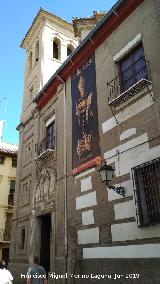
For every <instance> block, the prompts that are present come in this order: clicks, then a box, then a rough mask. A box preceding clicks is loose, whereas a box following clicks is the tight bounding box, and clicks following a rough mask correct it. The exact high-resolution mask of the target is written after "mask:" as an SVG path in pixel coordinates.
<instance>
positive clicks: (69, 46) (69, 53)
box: [67, 45, 74, 56]
mask: <svg viewBox="0 0 160 284" xmlns="http://www.w3.org/2000/svg"><path fill="white" fill-rule="evenodd" d="M73 50H74V47H73V46H72V45H68V46H67V56H70V55H71V53H72V52H73Z"/></svg>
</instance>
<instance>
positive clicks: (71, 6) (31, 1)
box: [0, 0, 117, 144]
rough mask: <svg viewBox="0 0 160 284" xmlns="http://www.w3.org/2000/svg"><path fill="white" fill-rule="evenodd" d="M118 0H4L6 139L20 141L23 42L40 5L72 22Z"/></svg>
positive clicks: (1, 113) (0, 31)
mask: <svg viewBox="0 0 160 284" xmlns="http://www.w3.org/2000/svg"><path fill="white" fill-rule="evenodd" d="M116 2H117V1H116V0H109V1H106V0H85V1H84V0H76V1H75V0H70V1H66V0H63V1H62V0H55V1H52V0H27V1H22V0H14V1H10V0H5V1H2V2H1V17H0V35H1V49H0V50H1V52H0V62H1V68H0V79H1V91H0V120H4V121H5V123H4V129H3V141H7V142H10V143H14V144H18V140H19V138H18V131H16V126H17V125H18V124H19V122H20V114H21V108H22V97H23V75H24V61H25V51H24V50H23V49H21V48H20V43H21V41H22V39H23V37H24V35H25V34H26V32H27V30H28V28H29V27H30V25H31V23H32V21H33V19H34V17H35V16H36V14H37V12H38V10H39V8H40V7H42V8H44V9H46V10H48V11H49V12H52V13H53V14H56V15H57V16H59V17H61V18H63V19H65V20H67V21H69V22H71V21H72V17H89V16H91V15H92V13H93V11H108V10H109V9H110V8H111V7H112V6H113V5H114V4H115V3H116Z"/></svg>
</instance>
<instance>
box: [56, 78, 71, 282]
mask: <svg viewBox="0 0 160 284" xmlns="http://www.w3.org/2000/svg"><path fill="white" fill-rule="evenodd" d="M57 78H58V79H59V80H60V81H61V83H62V84H63V110H64V116H63V128H64V144H63V147H64V149H63V160H64V167H63V174H64V175H63V178H64V249H65V273H66V275H67V270H68V269H67V259H68V226H67V131H66V130H67V128H66V82H64V81H63V80H62V79H61V78H60V76H59V75H57ZM65 283H67V277H65Z"/></svg>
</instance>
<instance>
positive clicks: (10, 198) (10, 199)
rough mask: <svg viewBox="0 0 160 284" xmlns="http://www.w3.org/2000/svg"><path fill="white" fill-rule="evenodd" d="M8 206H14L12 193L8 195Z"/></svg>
mask: <svg viewBox="0 0 160 284" xmlns="http://www.w3.org/2000/svg"><path fill="white" fill-rule="evenodd" d="M8 205H10V206H14V194H13V193H10V194H9V195H8Z"/></svg>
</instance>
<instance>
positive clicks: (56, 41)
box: [53, 38, 61, 60]
mask: <svg viewBox="0 0 160 284" xmlns="http://www.w3.org/2000/svg"><path fill="white" fill-rule="evenodd" d="M53 58H55V59H58V60H61V49H60V40H59V39H57V38H56V39H54V41H53Z"/></svg>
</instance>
